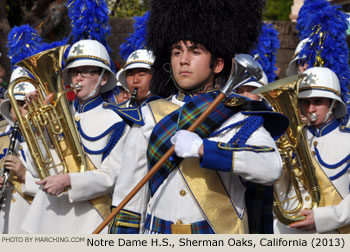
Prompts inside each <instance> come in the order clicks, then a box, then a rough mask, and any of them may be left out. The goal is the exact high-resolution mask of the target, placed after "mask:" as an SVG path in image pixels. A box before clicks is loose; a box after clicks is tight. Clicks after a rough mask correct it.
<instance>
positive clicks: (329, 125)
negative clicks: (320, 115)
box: [308, 119, 350, 180]
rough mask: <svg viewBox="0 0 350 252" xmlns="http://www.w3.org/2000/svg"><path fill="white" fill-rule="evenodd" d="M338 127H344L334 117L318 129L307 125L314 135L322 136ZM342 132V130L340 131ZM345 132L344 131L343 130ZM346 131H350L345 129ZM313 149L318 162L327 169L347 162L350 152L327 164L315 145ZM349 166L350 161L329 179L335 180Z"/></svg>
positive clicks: (349, 158)
mask: <svg viewBox="0 0 350 252" xmlns="http://www.w3.org/2000/svg"><path fill="white" fill-rule="evenodd" d="M338 127H339V130H340V131H342V130H341V128H342V129H345V128H346V127H345V126H340V124H339V121H338V120H336V119H333V120H331V121H330V122H328V123H326V124H325V125H324V126H322V127H321V128H320V129H317V128H315V127H313V126H310V127H308V130H309V131H310V132H311V133H312V134H313V135H314V136H316V137H322V136H325V135H326V134H328V133H330V132H332V131H333V130H336V129H337V128H338ZM342 132H344V131H342ZM345 132H346V131H345ZM347 132H350V130H349V131H347ZM314 150H315V154H316V157H317V160H318V162H319V163H320V164H321V165H322V166H323V167H325V168H328V169H336V168H338V167H339V166H341V165H344V164H345V163H346V162H348V161H349V160H350V154H349V155H347V156H346V157H344V158H343V159H342V160H340V161H339V162H337V163H335V164H327V163H326V162H325V161H324V160H323V159H322V157H321V155H320V152H319V150H318V149H317V146H314ZM349 167H350V163H349V164H347V165H346V167H345V168H344V169H342V170H341V171H340V172H338V173H337V174H335V175H333V176H330V177H329V179H330V180H336V179H337V178H339V177H341V176H342V175H344V174H345V173H346V172H347V171H348V169H349Z"/></svg>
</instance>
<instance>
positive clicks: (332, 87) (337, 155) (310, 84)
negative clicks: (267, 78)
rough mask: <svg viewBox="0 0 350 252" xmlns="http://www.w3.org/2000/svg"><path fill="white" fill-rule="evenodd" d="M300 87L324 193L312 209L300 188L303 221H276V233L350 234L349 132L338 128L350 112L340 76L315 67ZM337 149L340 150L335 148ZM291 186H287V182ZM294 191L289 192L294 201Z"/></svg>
mask: <svg viewBox="0 0 350 252" xmlns="http://www.w3.org/2000/svg"><path fill="white" fill-rule="evenodd" d="M304 74H306V75H307V76H306V77H305V78H304V80H303V81H302V82H301V84H300V87H299V96H298V97H299V100H300V107H301V113H302V114H303V116H305V118H307V120H308V121H309V126H308V127H307V128H306V129H305V134H306V140H307V143H308V145H309V148H310V150H311V151H312V153H314V155H315V158H316V160H317V161H318V163H319V164H320V169H321V170H318V168H316V170H315V173H316V174H319V175H317V178H318V183H319V186H320V191H321V201H322V203H321V205H320V207H317V208H314V209H310V208H311V196H310V194H309V192H308V191H306V190H305V188H303V187H302V188H301V193H302V198H303V200H304V208H305V210H303V211H302V212H301V214H302V215H303V216H305V219H304V220H301V221H298V222H295V223H292V224H290V225H289V226H286V225H284V224H282V223H281V222H279V221H278V219H275V226H274V230H275V233H282V234H283V233H303V234H306V233H338V232H341V233H343V232H345V233H348V232H349V231H350V228H349V226H348V225H349V224H350V192H349V186H350V179H349V178H350V176H349V174H350V173H349V166H350V158H349V157H350V154H349V153H350V149H349V148H348V147H347V146H349V144H348V143H349V141H350V130H349V129H348V128H346V127H344V126H341V125H340V124H339V119H341V118H342V117H343V116H344V115H345V114H346V112H347V109H346V105H345V103H344V102H343V101H342V99H341V97H340V93H341V92H340V84H339V79H338V77H337V75H336V74H335V73H334V72H333V71H332V70H330V69H329V68H326V67H312V68H309V69H307V70H306V71H305V72H304ZM335 146H337V147H339V148H335ZM285 183H288V182H285ZM293 196H295V192H294V190H293V189H292V188H291V189H290V191H287V192H286V195H285V197H286V198H290V199H292V198H293ZM287 202H288V203H286V206H285V208H286V209H293V208H294V207H295V204H297V201H294V200H288V201H287Z"/></svg>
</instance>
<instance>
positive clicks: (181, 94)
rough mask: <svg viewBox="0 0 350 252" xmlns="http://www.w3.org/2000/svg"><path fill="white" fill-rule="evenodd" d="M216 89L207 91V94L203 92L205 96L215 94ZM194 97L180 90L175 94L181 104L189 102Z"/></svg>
mask: <svg viewBox="0 0 350 252" xmlns="http://www.w3.org/2000/svg"><path fill="white" fill-rule="evenodd" d="M217 91H218V89H212V90H209V91H207V92H205V94H207V93H211V92H217ZM194 97H195V96H194V95H193V94H192V93H189V92H186V91H182V90H180V91H179V92H178V93H177V94H176V99H177V100H179V101H182V102H185V103H186V102H189V101H191V100H192V99H193V98H194Z"/></svg>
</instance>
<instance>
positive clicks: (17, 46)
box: [7, 25, 42, 69]
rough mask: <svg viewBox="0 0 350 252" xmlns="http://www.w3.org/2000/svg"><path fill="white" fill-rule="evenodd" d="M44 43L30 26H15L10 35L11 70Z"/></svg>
mask: <svg viewBox="0 0 350 252" xmlns="http://www.w3.org/2000/svg"><path fill="white" fill-rule="evenodd" d="M41 43H42V38H41V37H40V35H39V34H38V32H37V31H36V30H34V29H33V28H32V27H30V26H29V25H21V26H15V27H13V28H12V30H11V31H10V33H9V35H8V44H7V46H8V48H9V50H8V57H9V58H10V61H11V68H12V69H13V68H14V65H15V64H16V63H18V62H20V61H21V60H23V59H25V58H27V57H29V56H31V55H33V54H34V52H35V51H37V50H38V49H39V48H40V46H41Z"/></svg>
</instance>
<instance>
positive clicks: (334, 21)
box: [297, 0, 350, 121]
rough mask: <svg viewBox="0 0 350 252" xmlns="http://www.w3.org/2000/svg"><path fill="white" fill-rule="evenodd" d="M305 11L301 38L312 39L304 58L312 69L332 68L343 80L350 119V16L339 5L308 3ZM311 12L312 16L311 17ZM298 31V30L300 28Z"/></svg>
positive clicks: (318, 1) (314, 0)
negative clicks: (348, 38)
mask: <svg viewBox="0 0 350 252" xmlns="http://www.w3.org/2000/svg"><path fill="white" fill-rule="evenodd" d="M304 5H306V6H305V7H303V8H302V10H301V11H302V12H301V13H300V12H299V15H300V18H298V20H297V22H298V25H299V22H301V23H302V24H300V26H299V29H303V30H299V31H300V33H301V38H309V40H308V41H307V42H306V44H305V46H304V47H303V49H302V50H301V51H300V55H301V56H304V57H305V59H306V61H307V63H308V65H309V67H314V66H320V67H328V68H329V69H331V70H332V71H333V72H335V73H336V75H337V76H338V78H339V82H340V87H341V93H342V99H343V100H344V102H345V103H346V104H347V107H348V114H347V115H346V117H345V118H346V119H345V120H346V121H347V119H348V118H349V111H350V96H349V93H348V91H349V90H348V89H349V81H350V67H349V48H348V46H347V42H346V31H347V29H348V21H347V18H348V17H349V15H347V14H345V13H344V12H343V11H341V9H340V7H339V6H338V5H332V4H330V3H329V2H328V1H326V0H306V1H305V4H304ZM307 12H308V13H307ZM297 27H298V26H297Z"/></svg>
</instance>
